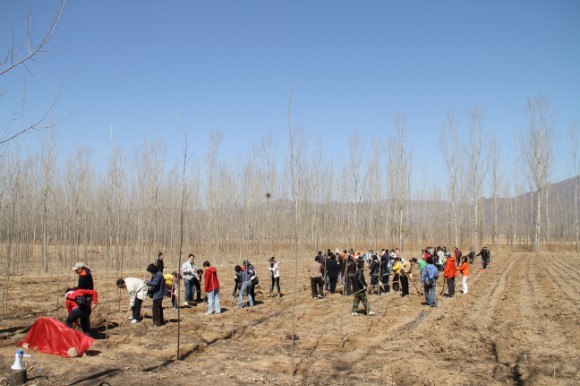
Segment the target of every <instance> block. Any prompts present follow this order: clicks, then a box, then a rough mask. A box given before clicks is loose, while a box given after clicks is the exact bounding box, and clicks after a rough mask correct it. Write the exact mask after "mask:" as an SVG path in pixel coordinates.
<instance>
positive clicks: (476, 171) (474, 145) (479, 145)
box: [469, 107, 489, 250]
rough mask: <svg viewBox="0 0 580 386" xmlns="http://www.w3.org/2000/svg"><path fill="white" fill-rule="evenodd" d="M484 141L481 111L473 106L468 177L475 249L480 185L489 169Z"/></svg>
mask: <svg viewBox="0 0 580 386" xmlns="http://www.w3.org/2000/svg"><path fill="white" fill-rule="evenodd" d="M484 143H485V140H484V132H483V112H482V111H481V110H479V109H477V108H475V107H474V108H472V109H471V111H470V112H469V149H470V150H469V178H470V184H471V192H472V194H473V195H472V203H473V243H474V244H473V245H474V247H475V249H476V250H477V249H479V240H480V238H481V229H480V221H479V220H480V219H479V201H480V196H481V186H482V184H483V181H484V179H485V176H486V174H487V171H488V169H489V162H488V159H487V152H486V151H485V148H484Z"/></svg>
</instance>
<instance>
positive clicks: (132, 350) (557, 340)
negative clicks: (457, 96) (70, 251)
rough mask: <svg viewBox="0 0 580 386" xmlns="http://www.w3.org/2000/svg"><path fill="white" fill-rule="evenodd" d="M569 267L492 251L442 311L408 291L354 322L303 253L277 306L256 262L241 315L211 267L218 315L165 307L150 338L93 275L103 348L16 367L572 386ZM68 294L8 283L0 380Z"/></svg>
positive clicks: (286, 272) (156, 377)
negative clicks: (21, 345) (308, 275)
mask: <svg viewBox="0 0 580 386" xmlns="http://www.w3.org/2000/svg"><path fill="white" fill-rule="evenodd" d="M579 257H580V256H579V255H578V254H573V253H552V254H542V255H539V256H538V255H535V254H532V253H523V252H521V253H494V255H493V260H492V262H491V265H490V266H489V267H488V269H487V270H486V271H482V270H480V268H481V266H480V265H479V264H477V265H476V266H472V276H471V277H470V279H469V293H468V294H467V295H462V294H461V291H460V290H461V284H460V281H461V279H460V277H459V278H458V285H457V290H458V291H457V292H458V293H457V294H456V296H455V297H453V298H444V297H443V296H440V295H439V293H440V290H441V285H440V286H439V288H438V289H437V300H438V303H439V306H438V307H437V308H428V307H427V306H425V305H422V302H423V301H424V297H419V296H417V295H416V293H414V288H413V286H410V290H411V294H412V296H409V297H404V298H401V297H400V296H398V295H396V294H390V295H388V296H377V295H371V296H370V297H369V300H370V304H371V308H372V309H373V310H374V311H375V312H376V315H375V316H363V315H361V316H358V317H356V316H352V315H351V307H352V297H349V296H344V297H343V296H341V295H339V294H334V295H329V296H328V297H327V298H326V299H324V300H312V299H311V297H310V290H309V286H308V282H307V281H306V280H305V278H304V277H302V276H301V275H302V272H303V270H304V269H305V265H306V264H307V263H309V262H310V260H311V257H308V258H306V257H305V258H304V262H301V264H300V267H299V270H298V271H299V272H300V275H299V281H298V282H299V285H298V287H299V290H298V291H297V292H296V293H295V294H293V293H292V292H293V288H294V279H293V278H294V275H293V272H294V270H295V268H294V263H292V262H291V261H290V259H286V260H284V259H280V260H282V279H281V284H282V292H283V293H284V296H283V297H282V298H281V299H273V298H269V297H267V292H268V290H269V288H264V287H269V283H267V282H269V280H266V279H268V277H267V271H266V269H265V264H264V267H261V266H260V265H257V268H258V272H259V273H261V278H262V288H261V289H259V293H258V296H257V298H258V301H259V304H258V305H257V306H256V307H254V308H251V309H240V310H236V309H235V308H234V306H233V302H232V298H231V291H232V285H233V280H232V278H233V275H232V273H231V272H230V271H229V270H228V271H226V270H225V269H226V268H225V267H224V268H220V267H219V266H218V275H219V278H220V282H221V287H222V290H221V298H222V307H223V308H224V311H225V312H224V313H223V314H222V315H216V316H204V315H203V313H204V312H206V311H207V308H206V304H200V305H199V306H197V307H189V308H188V307H182V308H181V309H180V312H179V314H178V313H177V311H174V310H172V309H171V308H170V307H169V306H170V302H169V301H168V299H166V300H164V306H165V307H166V308H165V310H164V313H165V318H166V319H168V320H169V322H168V323H167V324H166V325H165V326H163V327H158V328H154V327H153V326H152V323H151V308H150V306H151V303H150V300H146V302H145V309H144V312H145V315H146V318H145V320H144V321H143V322H142V323H139V324H136V325H131V324H129V323H127V321H125V320H124V318H125V313H126V308H127V306H128V297H127V293H126V292H123V293H122V294H121V296H122V299H121V303H120V307H121V310H119V303H118V301H117V299H118V295H117V294H118V292H116V291H115V287H114V281H115V279H116V278H111V279H110V280H109V282H110V284H107V285H106V286H105V285H104V283H105V279H104V276H103V274H102V273H101V272H96V273H95V275H94V276H95V288H96V289H97V290H98V291H99V293H100V296H101V303H102V304H101V305H100V306H99V307H98V308H97V309H96V310H95V312H94V313H93V316H92V318H91V319H92V325H93V328H95V329H96V331H97V333H98V334H99V337H100V339H97V340H96V341H95V342H94V344H93V346H92V347H91V350H90V351H89V352H88V353H87V355H85V356H83V357H81V358H72V359H71V358H62V357H59V356H55V355H47V354H43V353H39V352H30V353H31V354H32V355H33V360H30V359H25V361H24V362H25V364H26V365H27V367H28V378H29V382H28V384H35V385H100V384H105V385H106V384H110V385H133V384H145V383H150V384H171V385H188V384H192V382H195V383H198V382H201V383H202V384H212V383H213V384H219V385H229V384H256V383H257V384H308V385H311V384H312V385H315V384H320V385H324V384H356V385H364V384H369V385H371V384H372V385H375V384H382V385H509V384H514V385H578V384H580V326H579V320H580V318H579V316H578V315H579V311H580V280H579V279H578V278H579V277H580V268H579V267H580V266H579V265H578V261H579V260H578V258H579ZM305 262H307V263H305ZM230 269H231V267H230ZM265 273H266V274H265ZM134 275H138V276H137V277H143V273H142V272H139V273H134ZM124 276H129V275H124ZM109 277H111V276H109ZM74 279H75V278H74V277H71V278H70V281H71V282H70V283H68V284H71V285H72V284H74V282H73V280H74ZM367 281H368V279H367ZM66 284H67V283H64V282H58V281H56V280H55V278H54V277H48V276H35V277H34V278H32V277H31V276H23V277H15V278H11V284H10V292H9V300H10V303H9V304H7V310H8V312H7V314H6V315H5V318H4V320H3V321H1V322H0V353H1V355H0V358H1V360H0V366H1V368H2V369H3V370H2V371H1V372H0V374H1V376H0V384H7V382H8V377H9V375H10V371H11V370H10V366H11V365H12V363H13V361H14V353H15V351H16V349H18V347H17V345H16V344H17V342H18V341H20V340H22V339H23V338H24V336H25V333H26V331H27V329H28V328H29V327H30V325H31V324H32V323H33V322H34V321H35V320H36V318H38V317H43V316H51V317H54V318H56V319H59V320H64V318H65V316H66V315H65V310H64V308H63V307H62V300H60V302H59V304H58V305H57V304H56V303H57V300H56V299H57V298H59V299H60V295H58V293H59V291H60V290H61V289H62V288H64V287H65V286H66ZM440 284H441V283H440ZM104 287H106V288H107V290H108V296H107V295H103V292H105V293H106V291H103V288H104ZM260 292H261V293H260ZM43 296H44V299H43ZM106 297H108V298H109V299H108V301H107V300H106ZM294 304H296V306H295V307H294ZM178 315H179V317H180V318H181V341H180V352H181V356H182V360H179V361H178V360H176V354H177V325H178V323H177V320H178ZM293 321H294V322H293ZM293 323H294V324H295V333H296V335H298V337H299V340H298V341H296V342H295V343H294V350H292V342H291V341H288V340H286V339H285V337H286V336H287V335H289V334H291V332H292V328H293ZM293 363H294V366H293ZM293 368H295V369H296V370H295V374H294V375H293V374H292V372H293ZM39 370H41V372H39ZM103 382H106V383H103Z"/></svg>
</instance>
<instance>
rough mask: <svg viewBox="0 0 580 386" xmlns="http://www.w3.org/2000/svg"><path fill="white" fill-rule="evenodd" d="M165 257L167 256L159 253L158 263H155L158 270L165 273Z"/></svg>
mask: <svg viewBox="0 0 580 386" xmlns="http://www.w3.org/2000/svg"><path fill="white" fill-rule="evenodd" d="M164 257H165V255H164V254H163V252H159V254H158V255H157V261H155V266H156V267H157V269H158V270H159V272H161V273H163V268H164V265H165V264H164V263H163V258H164Z"/></svg>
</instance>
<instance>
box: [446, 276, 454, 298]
mask: <svg viewBox="0 0 580 386" xmlns="http://www.w3.org/2000/svg"><path fill="white" fill-rule="evenodd" d="M445 280H447V296H449V297H452V296H453V295H455V278H454V277H451V278H447V279H445Z"/></svg>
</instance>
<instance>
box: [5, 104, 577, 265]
mask: <svg viewBox="0 0 580 386" xmlns="http://www.w3.org/2000/svg"><path fill="white" fill-rule="evenodd" d="M475 114H476V115H477V114H478V113H477V112H476V113H475ZM476 118H477V117H476ZM477 119H479V118H477ZM394 123H395V130H394V132H395V135H393V136H392V137H391V138H390V139H389V141H388V144H387V145H386V149H387V151H385V147H383V145H382V144H381V143H380V142H379V141H377V140H376V139H373V140H372V141H371V143H370V145H368V146H367V145H366V144H364V142H363V139H362V138H360V136H358V135H353V136H352V137H351V140H350V143H349V154H350V158H349V160H348V161H347V162H346V163H345V164H344V166H340V167H337V166H336V165H333V163H332V160H329V159H327V158H325V156H324V155H323V154H322V153H320V152H318V151H316V149H314V150H310V151H309V150H308V149H309V147H308V146H307V143H306V140H305V139H304V136H303V133H302V132H301V131H300V130H298V129H292V130H291V131H290V132H291V133H293V137H292V138H293V146H294V149H300V151H297V152H295V154H294V155H293V158H292V160H289V158H285V159H282V158H280V157H279V156H278V155H276V156H275V154H274V151H273V144H272V138H271V136H267V137H265V138H263V139H262V141H261V143H260V145H259V146H256V148H255V149H253V151H252V152H250V153H251V156H247V157H246V158H244V159H243V160H242V161H241V162H235V163H234V162H226V161H222V160H221V159H220V157H219V150H220V144H221V136H220V134H219V133H212V137H211V138H212V146H211V147H210V148H209V150H208V151H207V153H206V154H203V155H202V157H201V158H200V160H194V159H192V158H191V155H189V154H187V152H186V151H184V154H183V158H184V164H185V168H183V169H182V168H181V167H180V166H179V165H175V166H174V167H172V168H167V167H166V166H165V165H166V163H167V150H166V145H165V144H164V143H163V142H162V141H153V142H148V141H145V142H144V143H143V145H142V146H141V148H139V149H138V150H137V151H135V152H134V153H133V154H127V153H126V152H125V151H124V150H123V149H122V148H120V147H116V148H114V149H113V150H112V151H111V154H110V157H109V159H108V160H107V166H106V168H105V170H104V171H102V172H98V170H97V168H96V166H95V165H96V160H95V159H94V157H93V156H92V151H91V149H90V148H87V147H79V148H77V149H76V150H74V152H72V153H71V154H69V155H68V158H67V160H66V162H65V163H64V166H62V167H57V162H56V152H57V144H56V143H54V141H53V140H52V137H50V138H49V139H48V140H47V143H46V144H45V146H44V147H43V149H42V150H41V151H40V152H38V153H36V154H20V153H17V152H11V151H10V149H6V151H5V152H4V153H3V154H2V162H1V163H0V178H1V180H2V185H1V186H0V238H1V243H2V246H1V247H2V249H1V253H2V257H3V261H2V264H1V269H2V271H5V270H10V271H11V272H12V273H18V272H20V271H21V270H23V269H25V267H31V266H33V267H37V268H40V267H42V268H43V269H44V271H50V268H51V267H52V265H53V264H56V265H57V266H58V267H60V266H62V265H71V266H72V264H73V263H74V262H75V261H86V262H88V263H91V262H92V261H93V260H96V259H102V258H103V257H106V259H107V260H106V261H107V262H108V263H109V264H110V266H111V267H113V268H115V267H116V268H122V267H125V266H135V267H137V266H140V267H142V266H143V264H145V263H147V262H149V261H151V259H152V258H153V257H154V256H155V255H156V253H157V252H158V251H159V250H163V251H164V252H165V253H166V254H168V255H170V256H172V255H173V256H175V255H177V254H178V251H179V248H178V246H179V242H180V239H179V238H180V226H181V223H180V220H181V208H182V205H181V204H182V191H183V192H185V197H183V199H184V200H183V203H184V206H183V215H184V216H183V219H184V223H183V225H184V226H183V235H184V236H183V237H184V239H183V246H184V249H185V250H186V251H196V253H199V254H201V255H211V256H214V257H215V258H219V257H220V256H232V255H235V256H238V255H239V256H253V255H256V254H260V255H267V254H274V253H276V251H279V250H284V249H288V248H290V247H291V246H292V245H293V243H295V242H296V240H300V241H299V243H300V248H302V249H303V250H307V249H316V250H318V249H319V248H322V247H323V246H325V247H326V246H337V247H339V246H340V247H349V248H350V247H352V248H355V249H367V248H373V249H375V250H379V249H381V248H384V247H389V248H391V247H401V248H402V249H403V250H409V249H411V250H418V248H419V246H425V245H427V244H429V243H431V242H436V243H446V245H447V246H448V247H452V246H455V245H458V246H461V247H462V248H463V249H467V248H475V249H478V248H479V247H480V246H481V245H483V244H484V243H489V244H493V245H495V246H498V245H510V246H530V245H532V244H534V241H535V238H536V234H537V232H538V229H537V224H536V223H535V221H536V220H537V208H538V207H539V208H540V210H541V216H540V221H541V223H540V227H541V229H542V233H541V243H543V244H545V243H559V244H566V243H567V244H570V245H574V244H575V243H577V238H578V236H577V234H578V233H577V232H578V231H577V229H578V225H577V221H578V219H577V211H578V209H577V201H578V199H577V197H578V178H574V179H571V180H570V181H569V182H568V183H567V185H566V184H564V185H565V186H564V185H547V184H544V185H543V186H542V189H541V190H540V191H539V194H538V191H536V192H533V193H529V192H526V190H529V186H530V184H528V181H527V180H526V179H524V178H522V177H521V175H522V173H521V170H522V169H518V168H514V169H513V171H512V172H511V173H512V174H510V175H507V174H505V175H504V174H501V172H500V170H499V169H498V168H497V158H494V157H497V152H496V154H495V155H494V154H493V153H492V152H488V151H487V150H485V151H484V149H493V146H495V145H492V146H488V142H487V141H490V140H489V139H487V137H485V136H484V135H482V131H481V127H475V129H473V131H470V143H471V147H472V150H473V149H475V150H477V151H478V152H479V153H478V154H476V153H475V152H474V151H472V152H469V154H470V156H469V157H466V158H463V159H460V157H459V155H457V158H456V159H451V158H446V157H448V156H449V154H450V153H449V152H448V151H446V150H445V149H446V148H445V146H441V148H442V152H441V162H446V165H447V166H448V170H449V171H450V175H452V176H454V178H450V181H451V180H454V181H455V182H454V183H452V184H451V183H448V181H445V183H443V184H437V183H436V182H431V183H430V184H422V185H421V186H416V187H413V186H412V182H413V178H412V175H413V168H412V156H411V154H410V153H409V152H408V151H407V141H408V139H407V138H406V120H405V118H404V116H400V115H397V116H396V117H395V120H394ZM452 124H453V121H452V117H451V118H450V125H449V127H451V126H452ZM451 129H452V130H447V131H446V130H442V132H441V138H442V143H448V144H450V145H453V141H455V140H456V139H454V138H453V136H454V135H456V134H455V133H454V131H453V130H455V129H454V128H453V127H451ZM448 135H450V136H448ZM472 136H473V137H472ZM478 141H479V142H478ZM476 142H478V144H475V143H476ZM476 146H477V148H476ZM369 149H370V151H367V150H369ZM307 152H308V153H309V154H306V153H307ZM364 154H367V156H364ZM368 155H371V156H368ZM475 157H477V162H478V165H479V166H477V165H474V164H473V160H474V158H475ZM290 165H293V167H290ZM184 184H185V186H184ZM526 187H528V189H526ZM183 188H185V189H183ZM293 192H295V195H294V194H293ZM412 192H413V193H412ZM483 192H491V194H492V197H491V198H488V199H484V198H483V197H482V194H483ZM293 197H295V198H296V199H295V200H293ZM502 197H503V198H502ZM506 197H507V198H506ZM538 198H539V201H540V203H538ZM295 205H297V208H295ZM295 231H296V232H297V235H295ZM296 236H297V237H296ZM184 253H185V252H184ZM59 269H60V268H59ZM5 272H6V271H5Z"/></svg>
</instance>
